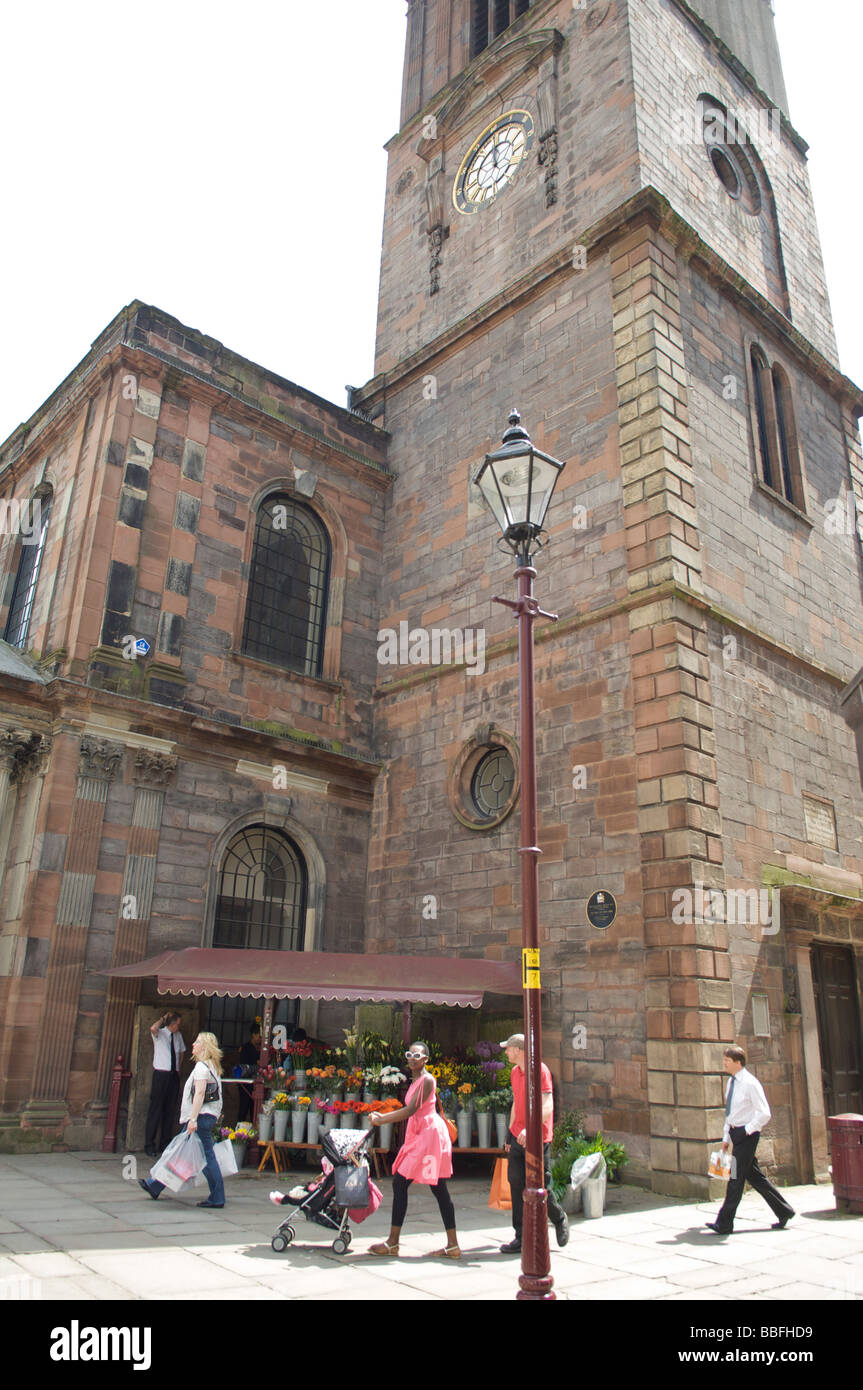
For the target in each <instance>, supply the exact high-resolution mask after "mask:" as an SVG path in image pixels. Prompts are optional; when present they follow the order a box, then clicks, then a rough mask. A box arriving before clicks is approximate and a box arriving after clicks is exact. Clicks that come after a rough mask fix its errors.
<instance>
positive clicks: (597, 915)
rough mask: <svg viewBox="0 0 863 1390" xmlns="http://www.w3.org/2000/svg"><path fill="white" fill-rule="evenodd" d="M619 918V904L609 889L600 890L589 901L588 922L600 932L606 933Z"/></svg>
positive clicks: (592, 894)
mask: <svg viewBox="0 0 863 1390" xmlns="http://www.w3.org/2000/svg"><path fill="white" fill-rule="evenodd" d="M616 916H617V903H616V902H615V898H614V894H613V893H609V891H608V889H607V888H599V889H598V890H597V891H596V892H595V893H591V895H590V897H589V898H588V900H587V920H588V922H589V923H590V925H591V926H592V927H596V928H597V930H598V931H605V930H606V928H607V927H610V926H611V924H612V922H613V921H614V919H615V917H616Z"/></svg>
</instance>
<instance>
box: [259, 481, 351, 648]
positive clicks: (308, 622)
mask: <svg viewBox="0 0 863 1390" xmlns="http://www.w3.org/2000/svg"><path fill="white" fill-rule="evenodd" d="M329 570H330V541H329V536H328V535H327V532H326V530H325V528H324V526H323V524H322V522H321V521H320V520H319V518H318V517H317V516H316V515H315V513H314V512H313V511H311V510H310V508H309V507H306V506H303V504H302V503H300V502H296V501H295V500H294V499H293V498H292V497H289V496H287V495H281V494H275V495H274V496H272V497H268V498H267V499H266V501H265V502H264V503H263V505H262V506H261V508H260V510H259V512H258V519H257V524H256V526H255V540H254V549H253V552H252V563H251V570H250V573H249V595H248V600H247V603H246V617H245V623H244V626H243V643H242V646H243V651H244V652H246V653H247V654H248V655H249V656H254V657H258V658H259V660H261V661H269V662H271V663H272V664H273V665H276V666H285V667H287V668H288V669H289V670H291V671H300V672H302V673H303V675H307V676H319V675H320V674H321V671H322V669H323V658H324V635H325V626H326V618H327V588H328V582H329Z"/></svg>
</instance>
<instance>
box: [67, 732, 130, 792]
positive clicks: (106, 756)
mask: <svg viewBox="0 0 863 1390" xmlns="http://www.w3.org/2000/svg"><path fill="white" fill-rule="evenodd" d="M123 752H124V748H123V744H122V743H109V742H108V740H107V739H104V738H90V737H88V736H85V737H84V738H82V739H81V747H80V756H79V760H78V775H79V776H81V777H95V778H101V779H102V780H103V781H105V782H113V780H114V778H115V776H116V775H117V768H118V767H119V766H120V764H121V762H122V761H123Z"/></svg>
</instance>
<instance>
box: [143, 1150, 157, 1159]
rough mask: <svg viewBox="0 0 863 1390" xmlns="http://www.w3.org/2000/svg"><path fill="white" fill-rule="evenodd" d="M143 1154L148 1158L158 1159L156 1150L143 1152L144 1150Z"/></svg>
mask: <svg viewBox="0 0 863 1390" xmlns="http://www.w3.org/2000/svg"><path fill="white" fill-rule="evenodd" d="M144 1153H145V1154H146V1155H147V1157H148V1158H158V1157H159V1150H158V1149H145V1150H144Z"/></svg>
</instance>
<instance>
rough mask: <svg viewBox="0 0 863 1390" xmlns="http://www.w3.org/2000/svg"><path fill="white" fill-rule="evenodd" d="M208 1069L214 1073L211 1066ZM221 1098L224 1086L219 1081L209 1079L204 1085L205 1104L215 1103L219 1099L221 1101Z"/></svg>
mask: <svg viewBox="0 0 863 1390" xmlns="http://www.w3.org/2000/svg"><path fill="white" fill-rule="evenodd" d="M208 1071H210V1074H211V1075H213V1072H212V1069H211V1068H209V1067H208ZM221 1099H222V1087H221V1085H220V1083H219V1082H218V1081H208V1082H207V1084H206V1086H205V1087H204V1104H205V1105H213V1104H214V1103H215V1102H216V1101H217V1100H218V1101H220V1100H221Z"/></svg>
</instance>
